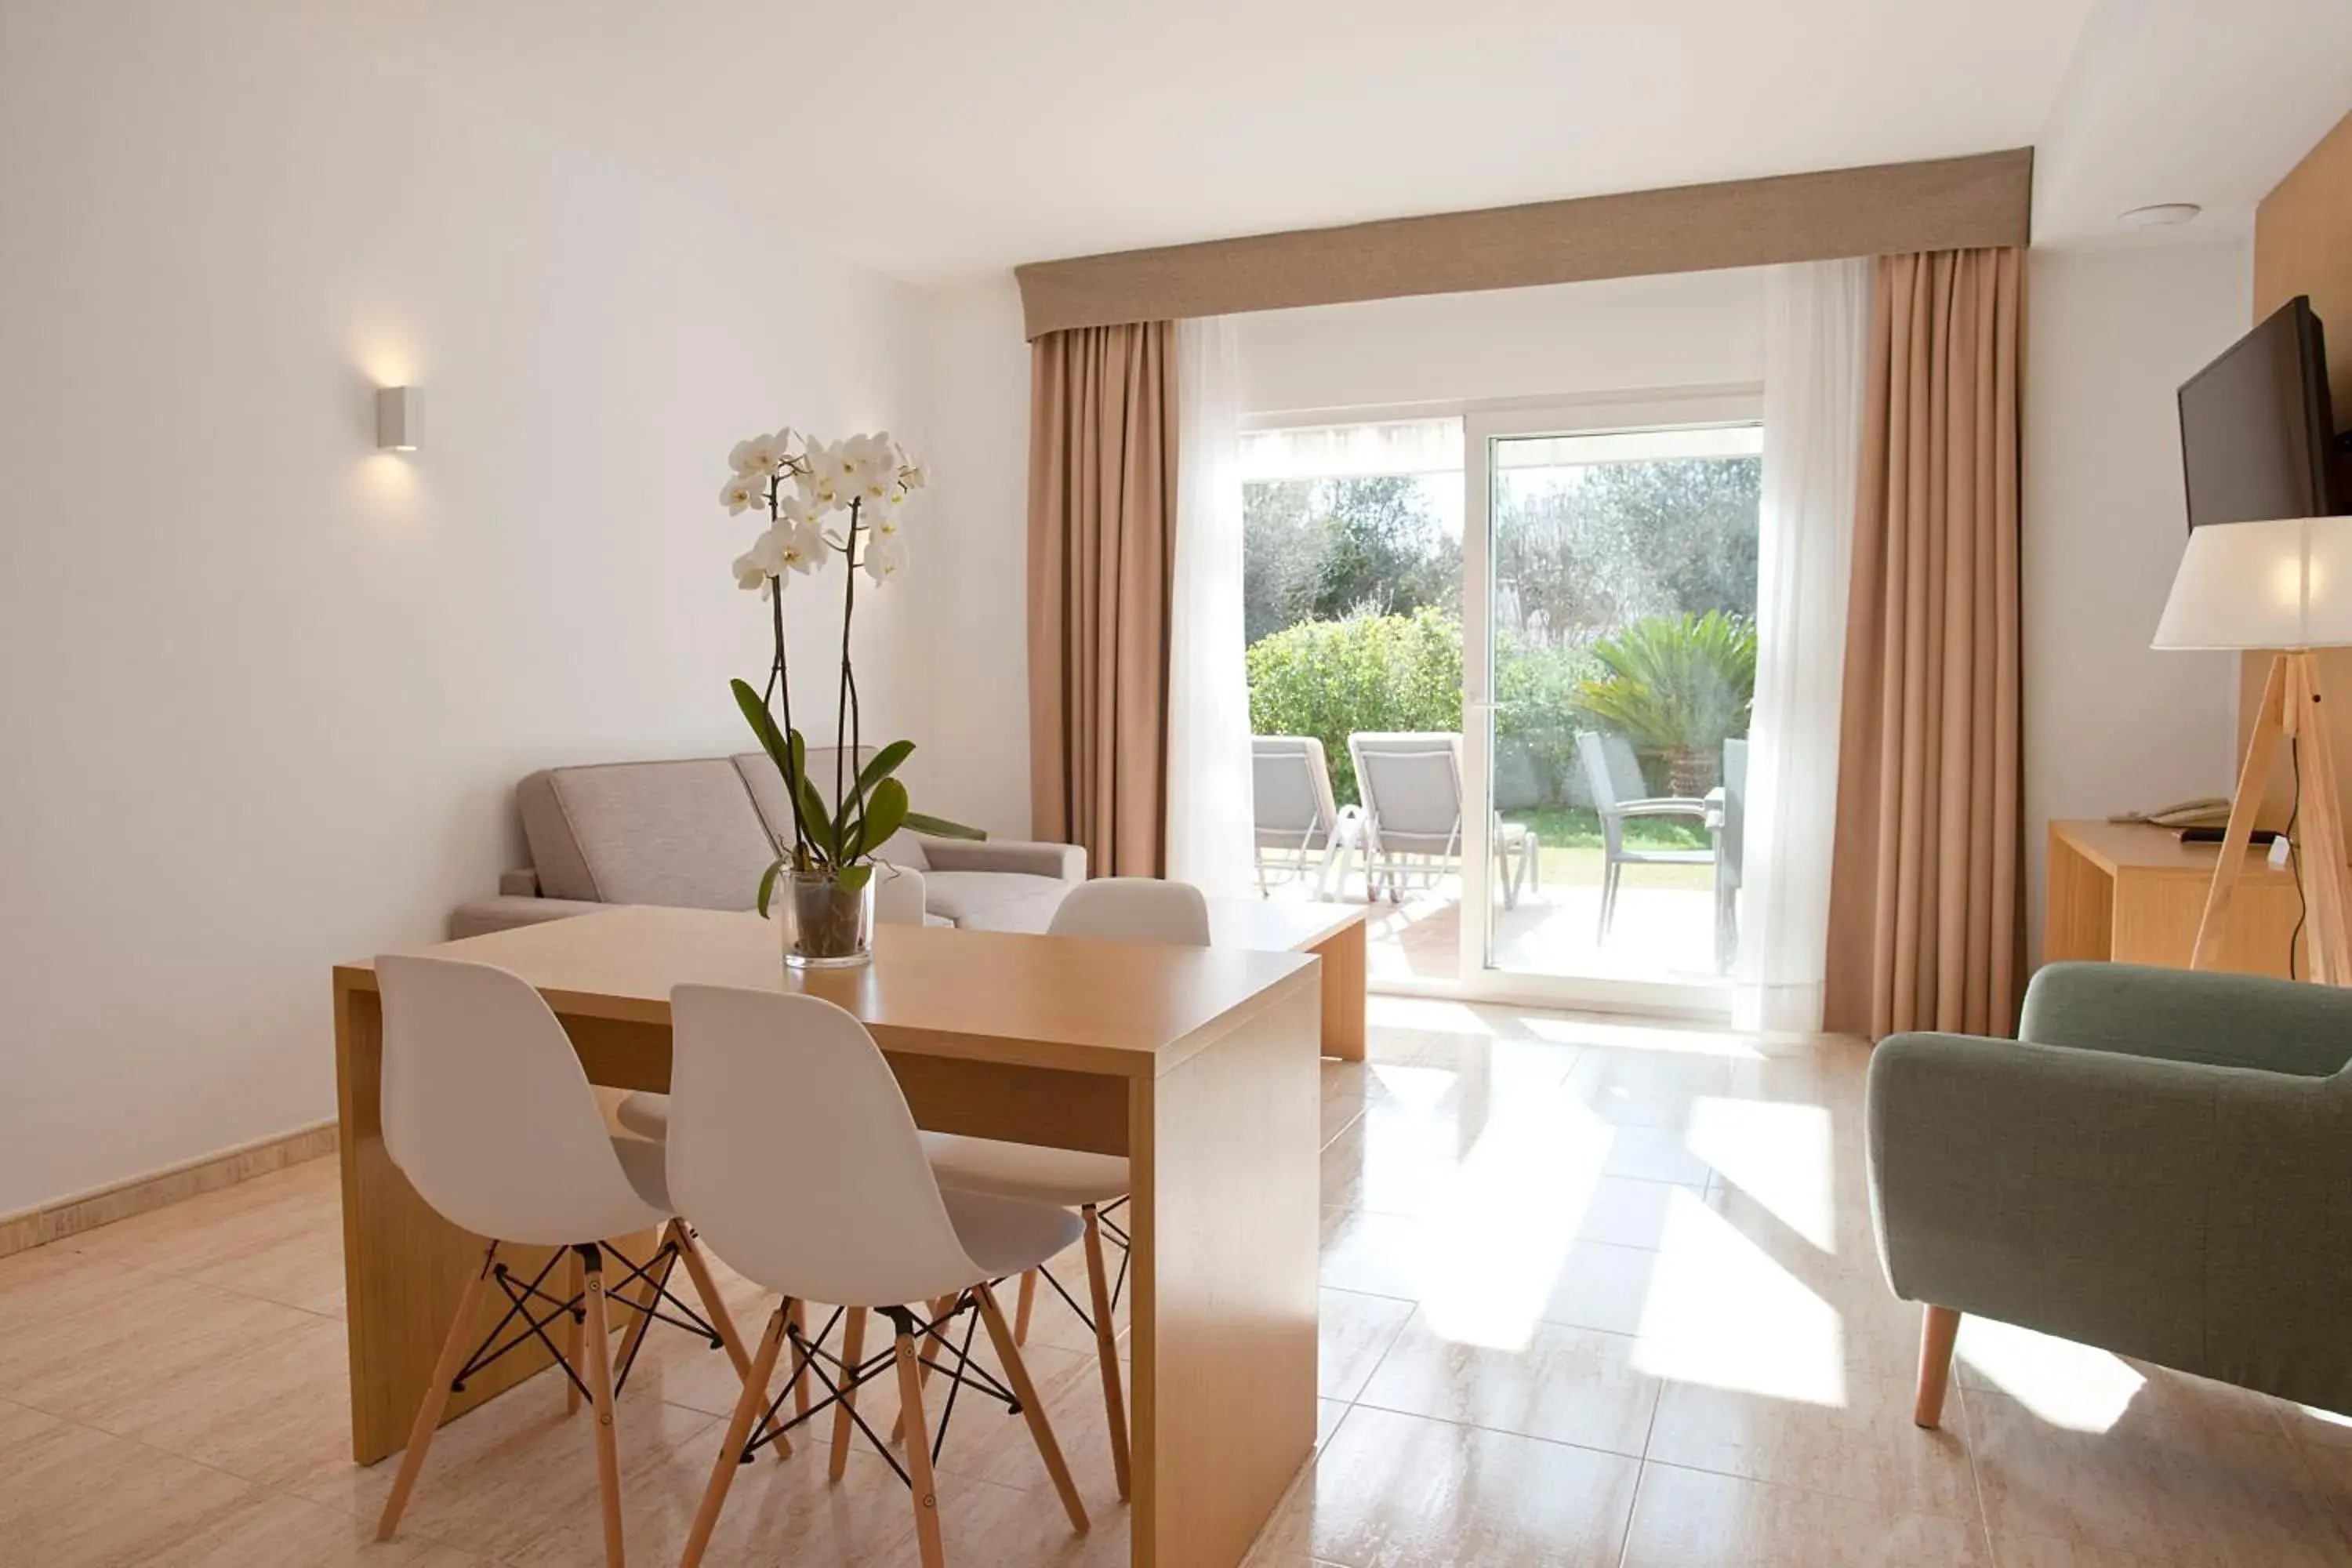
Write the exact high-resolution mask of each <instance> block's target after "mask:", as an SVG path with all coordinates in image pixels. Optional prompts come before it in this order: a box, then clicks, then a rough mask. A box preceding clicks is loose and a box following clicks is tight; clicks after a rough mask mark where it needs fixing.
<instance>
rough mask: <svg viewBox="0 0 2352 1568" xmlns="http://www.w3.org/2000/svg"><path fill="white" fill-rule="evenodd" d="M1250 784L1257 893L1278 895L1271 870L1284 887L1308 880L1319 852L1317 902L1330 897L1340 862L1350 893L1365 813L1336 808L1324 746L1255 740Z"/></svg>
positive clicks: (1300, 740) (1291, 739)
mask: <svg viewBox="0 0 2352 1568" xmlns="http://www.w3.org/2000/svg"><path fill="white" fill-rule="evenodd" d="M1250 780H1251V784H1252V786H1253V789H1254V793H1255V800H1256V819H1257V820H1256V834H1257V888H1258V891H1259V892H1261V893H1271V892H1272V891H1273V887H1272V884H1270V883H1269V882H1268V880H1267V878H1266V872H1267V870H1268V868H1272V869H1274V870H1276V871H1278V872H1280V873H1281V876H1280V878H1279V880H1282V881H1289V880H1291V879H1296V878H1303V877H1305V876H1306V875H1307V861H1308V859H1309V858H1311V857H1313V856H1314V855H1315V854H1316V853H1317V852H1318V850H1319V851H1320V852H1321V855H1322V860H1321V862H1320V864H1318V866H1317V868H1316V871H1315V896H1316V897H1317V898H1318V899H1320V898H1327V897H1328V896H1329V894H1330V891H1331V869H1332V866H1333V864H1334V863H1335V861H1336V863H1337V864H1338V867H1339V889H1340V890H1341V891H1342V892H1345V891H1346V890H1347V887H1348V870H1349V866H1350V864H1351V863H1352V862H1353V860H1354V858H1355V854H1356V839H1357V837H1358V835H1357V825H1358V823H1359V822H1360V819H1361V818H1362V816H1363V813H1362V812H1361V811H1360V810H1359V809H1358V808H1356V807H1355V806H1352V805H1350V806H1345V807H1342V806H1338V805H1334V804H1333V801H1332V795H1331V763H1330V761H1329V759H1328V758H1327V757H1326V756H1325V755H1324V754H1323V742H1320V741H1318V740H1317V739H1316V738H1315V737H1314V736H1312V735H1253V736H1251V737H1250Z"/></svg>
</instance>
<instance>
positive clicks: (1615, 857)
mask: <svg viewBox="0 0 2352 1568" xmlns="http://www.w3.org/2000/svg"><path fill="white" fill-rule="evenodd" d="M1576 754H1577V758H1578V760H1579V761H1580V762H1581V763H1583V764H1584V778H1585V782H1586V783H1587V784H1590V785H1591V787H1592V807H1593V809H1594V810H1595V811H1597V812H1599V813H1600V814H1601V932H1600V936H1599V939H1598V940H1600V941H1601V942H1607V941H1608V940H1609V927H1610V924H1611V922H1612V921H1614V920H1615V919H1616V918H1617V882H1618V879H1619V878H1620V877H1621V876H1622V875H1623V873H1624V869H1625V868H1626V867H1628V866H1707V865H1713V866H1715V867H1716V868H1717V881H1716V887H1717V921H1718V922H1719V921H1720V920H1721V910H1722V904H1721V898H1722V888H1723V881H1722V868H1721V862H1720V861H1719V860H1718V858H1717V851H1716V850H1715V849H1635V848H1632V847H1628V846H1627V845H1626V843H1625V824H1626V823H1627V822H1629V821H1631V820H1632V819H1633V818H1634V817H1637V816H1686V817H1689V818H1690V819H1691V820H1693V821H1694V822H1696V823H1698V824H1700V825H1701V826H1711V824H1710V822H1709V817H1708V811H1709V807H1708V804H1707V802H1706V801H1704V800H1700V799H1697V798H1696V797H1695V796H1690V795H1643V793H1642V792H1643V790H1645V789H1647V788H1648V787H1649V786H1648V785H1647V784H1643V781H1642V765H1641V763H1639V762H1638V761H1636V760H1635V758H1634V756H1633V746H1632V744H1631V743H1630V742H1627V741H1626V739H1625V737H1623V736H1622V735H1608V734H1602V733H1601V732H1599V731H1592V730H1587V731H1584V732H1583V733H1581V734H1580V735H1578V736H1577V737H1576ZM1717 842H1718V843H1720V840H1718V841H1717ZM1721 943H1722V938H1721V928H1720V925H1719V924H1718V927H1717V948H1718V950H1720V947H1721Z"/></svg>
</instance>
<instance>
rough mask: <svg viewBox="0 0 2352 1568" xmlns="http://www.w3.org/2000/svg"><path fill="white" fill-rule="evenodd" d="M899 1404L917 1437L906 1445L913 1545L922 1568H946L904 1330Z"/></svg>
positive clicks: (916, 1373)
mask: <svg viewBox="0 0 2352 1568" xmlns="http://www.w3.org/2000/svg"><path fill="white" fill-rule="evenodd" d="M900 1321H901V1322H904V1321H905V1320H904V1319H903V1318H902V1319H901V1320H900ZM898 1403H899V1405H900V1407H901V1409H902V1410H903V1412H904V1414H905V1415H906V1417H907V1421H906V1426H907V1429H908V1430H909V1431H911V1432H914V1433H916V1434H918V1436H917V1438H916V1440H915V1441H914V1442H911V1443H908V1445H907V1476H908V1480H909V1481H910V1482H911V1483H912V1485H911V1487H910V1489H911V1490H912V1491H913V1493H914V1500H915V1542H916V1544H917V1545H918V1547H919V1549H920V1550H921V1552H922V1561H923V1568H947V1561H948V1554H947V1545H946V1543H945V1542H943V1541H941V1540H940V1495H939V1487H938V1484H937V1483H936V1482H934V1481H933V1480H932V1479H931V1445H930V1443H929V1441H928V1440H927V1438H926V1437H925V1436H923V1435H925V1434H928V1433H929V1431H930V1429H931V1426H930V1421H929V1418H928V1417H927V1416H925V1415H924V1414H923V1378H922V1369H921V1368H920V1367H919V1366H918V1365H917V1364H916V1362H915V1339H914V1336H913V1335H912V1334H909V1333H908V1332H907V1331H905V1330H904V1329H901V1330H900V1331H899V1332H898Z"/></svg>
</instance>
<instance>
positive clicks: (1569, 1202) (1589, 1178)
mask: <svg viewBox="0 0 2352 1568" xmlns="http://www.w3.org/2000/svg"><path fill="white" fill-rule="evenodd" d="M1615 1136H1616V1134H1615V1131H1614V1130H1613V1129H1612V1128H1611V1127H1610V1126H1609V1124H1608V1123H1606V1122H1604V1121H1601V1119H1600V1118H1599V1117H1597V1116H1595V1115H1593V1114H1592V1112H1591V1110H1587V1109H1586V1108H1585V1107H1583V1106H1581V1105H1579V1104H1577V1103H1576V1102H1575V1101H1574V1100H1571V1099H1570V1098H1569V1096H1568V1095H1567V1094H1566V1093H1565V1092H1564V1091H1562V1090H1560V1089H1557V1088H1553V1089H1536V1090H1530V1091H1528V1093H1526V1094H1524V1095H1520V1096H1516V1097H1514V1099H1513V1100H1512V1102H1511V1103H1510V1104H1509V1105H1508V1106H1507V1108H1506V1109H1504V1110H1503V1111H1502V1112H1501V1113H1500V1114H1498V1115H1497V1116H1496V1118H1495V1119H1494V1120H1492V1121H1489V1122H1488V1123H1487V1124H1486V1128H1485V1129H1484V1130H1483V1131H1481V1132H1480V1133H1479V1135H1478V1139H1477V1142H1475V1143H1473V1144H1472V1145H1471V1147H1470V1150H1469V1152H1468V1153H1466V1154H1465V1155H1464V1157H1463V1159H1462V1161H1461V1163H1459V1164H1458V1165H1457V1166H1456V1167H1455V1168H1454V1172H1453V1173H1452V1175H1451V1177H1450V1179H1449V1182H1448V1186H1449V1190H1448V1191H1447V1192H1446V1193H1445V1194H1444V1196H1443V1197H1442V1198H1441V1199H1440V1200H1439V1201H1438V1202H1437V1203H1436V1204H1435V1205H1434V1206H1433V1208H1432V1210H1431V1215H1430V1221H1429V1227H1428V1237H1429V1248H1428V1253H1427V1256H1426V1257H1425V1258H1423V1264H1422V1268H1423V1273H1422V1288H1421V1304H1422V1310H1423V1312H1424V1313H1425V1314H1426V1315H1427V1317H1428V1319H1429V1326H1430V1328H1431V1330H1432V1331H1434V1332H1435V1333H1436V1334H1437V1335H1438V1336H1439V1337H1440V1338H1442V1339H1447V1340H1452V1341H1454V1342H1456V1343H1458V1344H1467V1345H1480V1346H1484V1347H1486V1348H1488V1349H1492V1350H1504V1351H1521V1350H1525V1349H1526V1348H1527V1347H1528V1343H1529V1342H1531V1341H1532V1340H1533V1339H1534V1338H1535V1331H1536V1325H1537V1324H1538V1323H1539V1322H1541V1321H1543V1314H1544V1309H1545V1307H1546V1306H1547V1304H1549V1301H1550V1300H1551V1292H1552V1289H1553V1287H1554V1286H1555V1285H1556V1284H1557V1283H1558V1281H1559V1276H1560V1271H1561V1270H1562V1269H1564V1268H1567V1267H1568V1254H1569V1247H1570V1245H1571V1244H1572V1243H1573V1242H1574V1241H1575V1239H1576V1233H1577V1230H1578V1228H1579V1227H1580V1226H1581V1225H1582V1224H1583V1222H1584V1211H1585V1209H1586V1208H1587V1207H1588V1206H1589V1205H1591V1202H1592V1194H1593V1193H1594V1191H1595V1190H1596V1188H1597V1186H1598V1184H1599V1183H1600V1180H1601V1166H1602V1165H1603V1164H1604V1163H1607V1161H1608V1158H1609V1146H1610V1143H1611V1142H1612V1141H1613V1140H1614V1138H1615ZM1531 1198H1533V1199H1536V1200H1537V1201H1532V1202H1531V1201H1530V1199H1531Z"/></svg>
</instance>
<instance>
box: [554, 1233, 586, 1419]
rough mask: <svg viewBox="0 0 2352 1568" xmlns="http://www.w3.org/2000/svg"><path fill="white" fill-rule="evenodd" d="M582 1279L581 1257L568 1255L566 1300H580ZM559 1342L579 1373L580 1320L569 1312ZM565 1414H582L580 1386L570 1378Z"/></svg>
mask: <svg viewBox="0 0 2352 1568" xmlns="http://www.w3.org/2000/svg"><path fill="white" fill-rule="evenodd" d="M581 1279H582V1275H581V1272H580V1255H579V1254H578V1253H576V1252H573V1253H569V1254H567V1255H566V1258H565V1261H564V1265H563V1299H564V1300H567V1301H577V1300H580V1291H581V1283H580V1281H581ZM559 1343H561V1344H562V1347H563V1359H564V1360H565V1361H568V1362H570V1363H572V1370H573V1371H574V1372H577V1371H578V1370H579V1369H580V1320H579V1318H578V1317H577V1316H576V1315H574V1314H573V1313H572V1311H570V1310H566V1311H565V1312H564V1314H563V1328H562V1339H561V1340H560V1341H559ZM563 1414H565V1415H578V1414H580V1384H578V1383H577V1382H575V1381H574V1380H573V1379H572V1378H569V1377H567V1378H565V1379H564V1380H563Z"/></svg>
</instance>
